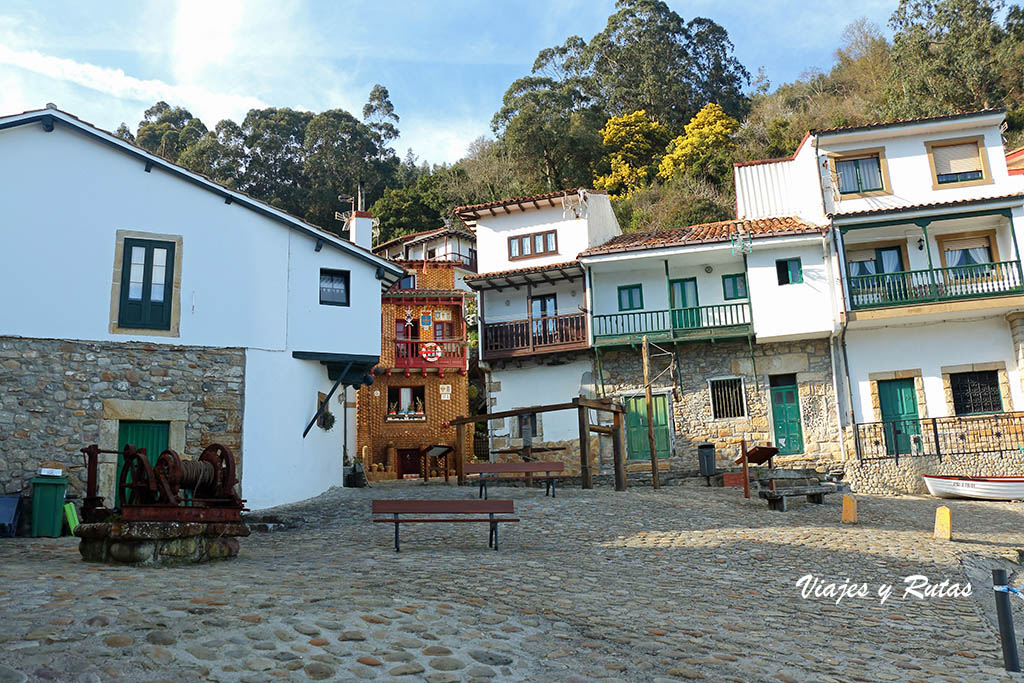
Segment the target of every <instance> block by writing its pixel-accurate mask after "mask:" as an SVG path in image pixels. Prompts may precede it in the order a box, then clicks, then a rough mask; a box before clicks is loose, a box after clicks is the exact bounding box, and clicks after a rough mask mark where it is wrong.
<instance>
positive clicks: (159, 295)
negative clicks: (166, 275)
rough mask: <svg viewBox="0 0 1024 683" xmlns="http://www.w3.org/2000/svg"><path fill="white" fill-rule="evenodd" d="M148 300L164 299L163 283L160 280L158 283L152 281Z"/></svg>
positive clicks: (158, 300)
mask: <svg viewBox="0 0 1024 683" xmlns="http://www.w3.org/2000/svg"><path fill="white" fill-rule="evenodd" d="M149 300H150V301H157V302H160V301H163V300H164V283H162V282H161V283H160V284H157V283H156V282H154V283H153V286H152V288H151V289H150V293H149Z"/></svg>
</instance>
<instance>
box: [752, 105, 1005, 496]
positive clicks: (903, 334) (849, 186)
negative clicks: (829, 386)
mask: <svg viewBox="0 0 1024 683" xmlns="http://www.w3.org/2000/svg"><path fill="white" fill-rule="evenodd" d="M1004 114H1005V112H1003V111H1002V110H987V111H981V112H975V113H968V114H955V115H949V116H938V117H932V118H926V119H918V120H911V121H899V122H892V123H880V124H873V125H866V126H853V127H846V128H835V129H830V130H822V131H812V132H811V133H810V134H809V135H808V137H807V138H805V140H804V142H803V143H802V144H801V146H800V148H799V149H798V151H797V152H796V154H794V155H793V157H791V158H788V159H781V160H780V159H776V160H768V161H764V162H753V163H749V164H738V165H737V166H736V168H735V178H736V193H737V210H738V213H739V216H740V217H741V218H745V219H763V218H768V217H774V216H780V215H791V216H799V217H801V218H802V219H803V220H807V221H810V222H821V223H827V224H828V225H829V226H830V228H831V231H830V232H831V241H832V247H833V248H832V253H833V255H834V256H833V258H832V270H833V281H834V283H835V298H836V300H837V301H838V302H839V304H840V305H839V306H838V307H837V310H838V318H837V323H838V324H837V326H836V332H835V334H834V335H833V348H834V350H835V349H840V350H841V353H842V369H843V372H842V373H840V376H839V377H840V379H839V381H838V382H837V390H838V391H837V393H838V396H839V399H840V402H841V404H842V409H841V411H840V412H841V416H842V423H843V426H844V428H845V429H846V433H847V436H848V439H849V443H847V449H848V451H849V452H852V453H855V454H856V455H857V457H858V458H861V459H864V460H874V459H877V460H889V459H891V460H892V461H893V465H894V466H893V467H890V470H891V472H889V473H887V474H886V475H885V476H884V477H883V479H885V481H886V485H890V486H892V487H893V488H894V489H897V490H916V489H917V488H918V487H919V486H920V480H919V478H918V477H917V473H918V471H917V470H916V469H915V467H918V468H920V467H923V468H940V469H941V470H942V471H943V472H945V473H955V472H959V473H970V474H980V473H989V474H996V473H999V472H1003V471H1007V468H1010V469H1013V468H1014V467H1019V466H1020V463H1019V460H1014V457H1013V456H1014V455H1015V453H1016V451H1015V447H1016V443H1017V442H1019V441H1020V436H1021V429H1019V428H1018V425H1017V418H1016V417H1013V416H1012V415H1010V414H1011V413H1013V412H1014V411H1017V410H1021V409H1022V408H1024V393H1022V387H1021V380H1022V375H1021V370H1022V368H1021V363H1022V359H1024V346H1022V344H1024V327H1022V326H1024V315H1022V312H1024V287H1022V285H1024V279H1022V275H1021V264H1020V256H1019V251H1018V244H1019V241H1020V232H1021V229H1022V227H1024V224H1022V220H1024V195H1022V190H1024V178H1021V177H1019V176H1016V175H1013V174H1011V173H1010V172H1009V171H1008V169H1007V163H1006V158H1005V153H1004V150H1003V144H1002V139H1001V136H1000V125H1001V124H1002V121H1003V118H1004ZM755 254H756V249H755ZM756 292H757V288H755V287H753V286H752V293H756ZM755 296H756V294H755ZM807 310H808V309H801V314H802V315H805V314H806V311H807ZM820 314H821V311H818V312H816V313H815V315H820ZM786 324H789V323H786ZM979 416H985V417H979ZM990 435H994V436H990ZM1006 453H1009V454H1010V457H1009V458H1004V457H1002V456H1004V455H1005V454H1006ZM900 455H916V456H928V455H932V456H935V458H936V462H932V461H931V460H928V459H920V460H916V461H914V462H916V463H918V465H907V466H905V467H903V468H898V467H895V462H896V461H897V459H898V456H900ZM939 456H944V457H945V459H944V460H942V461H938V460H937V458H938V457H939ZM1014 463H1016V464H1014Z"/></svg>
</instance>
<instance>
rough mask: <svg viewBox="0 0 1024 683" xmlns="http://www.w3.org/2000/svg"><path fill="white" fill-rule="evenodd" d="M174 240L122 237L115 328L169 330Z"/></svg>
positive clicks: (172, 286) (172, 289)
mask: <svg viewBox="0 0 1024 683" xmlns="http://www.w3.org/2000/svg"><path fill="white" fill-rule="evenodd" d="M174 247H175V244H174V242H158V241H156V240H144V239H135V238H125V240H124V251H123V255H122V260H121V301H120V306H119V308H118V314H117V325H118V327H123V328H129V329H152V330H169V329H171V305H172V298H173V294H174Z"/></svg>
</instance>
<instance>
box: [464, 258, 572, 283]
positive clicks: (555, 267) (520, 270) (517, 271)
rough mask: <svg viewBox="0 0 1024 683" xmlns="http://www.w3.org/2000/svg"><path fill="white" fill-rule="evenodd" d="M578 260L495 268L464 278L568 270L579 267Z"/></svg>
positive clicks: (485, 278)
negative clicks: (501, 268) (525, 266)
mask: <svg viewBox="0 0 1024 683" xmlns="http://www.w3.org/2000/svg"><path fill="white" fill-rule="evenodd" d="M581 267H582V266H580V262H579V261H566V262H564V263H549V264H548V265H546V266H530V267H529V268H513V269H511V270H497V271H491V272H488V273H480V274H479V275H467V276H466V277H465V278H464V280H465V281H466V282H471V281H473V280H487V279H489V278H493V277H506V276H508V275H526V274H529V273H543V272H544V271H548V270H568V269H570V268H581Z"/></svg>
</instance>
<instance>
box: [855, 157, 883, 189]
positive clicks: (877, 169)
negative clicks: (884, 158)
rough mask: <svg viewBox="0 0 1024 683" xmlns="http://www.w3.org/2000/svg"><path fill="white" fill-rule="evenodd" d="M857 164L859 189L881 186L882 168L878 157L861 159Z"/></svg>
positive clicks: (878, 187)
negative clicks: (858, 168)
mask: <svg viewBox="0 0 1024 683" xmlns="http://www.w3.org/2000/svg"><path fill="white" fill-rule="evenodd" d="M859 165H860V183H861V189H863V190H877V189H880V188H881V187H882V169H881V166H880V164H879V161H878V159H861V160H860V162H859Z"/></svg>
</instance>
